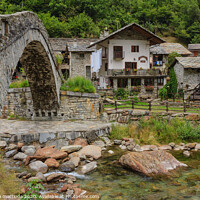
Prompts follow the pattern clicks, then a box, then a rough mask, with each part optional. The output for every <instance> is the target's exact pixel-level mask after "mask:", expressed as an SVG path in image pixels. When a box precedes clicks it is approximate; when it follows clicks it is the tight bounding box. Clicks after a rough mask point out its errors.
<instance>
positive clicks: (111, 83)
mask: <svg viewBox="0 0 200 200" xmlns="http://www.w3.org/2000/svg"><path fill="white" fill-rule="evenodd" d="M110 87H111V88H113V79H112V78H111V79H110Z"/></svg>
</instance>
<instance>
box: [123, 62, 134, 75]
mask: <svg viewBox="0 0 200 200" xmlns="http://www.w3.org/2000/svg"><path fill="white" fill-rule="evenodd" d="M136 72H137V63H136V62H125V75H135V74H136Z"/></svg>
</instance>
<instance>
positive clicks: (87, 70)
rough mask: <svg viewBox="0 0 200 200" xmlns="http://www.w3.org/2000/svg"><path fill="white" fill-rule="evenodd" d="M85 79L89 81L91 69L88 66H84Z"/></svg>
mask: <svg viewBox="0 0 200 200" xmlns="http://www.w3.org/2000/svg"><path fill="white" fill-rule="evenodd" d="M86 77H87V78H88V79H91V67H90V66H86Z"/></svg>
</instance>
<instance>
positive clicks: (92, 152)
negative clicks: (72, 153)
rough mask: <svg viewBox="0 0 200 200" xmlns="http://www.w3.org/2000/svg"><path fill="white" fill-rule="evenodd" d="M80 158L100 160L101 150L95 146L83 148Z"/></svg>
mask: <svg viewBox="0 0 200 200" xmlns="http://www.w3.org/2000/svg"><path fill="white" fill-rule="evenodd" d="M78 153H79V156H86V157H92V158H94V159H99V158H100V157H101V148H100V147H97V146H95V145H88V146H85V147H83V148H82V149H81V150H80V151H79V152H78Z"/></svg>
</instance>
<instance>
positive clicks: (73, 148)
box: [61, 145, 82, 153]
mask: <svg viewBox="0 0 200 200" xmlns="http://www.w3.org/2000/svg"><path fill="white" fill-rule="evenodd" d="M81 148H82V146H81V145H69V146H64V147H62V148H61V151H65V152H67V153H72V152H75V151H79V150H80V149H81Z"/></svg>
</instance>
